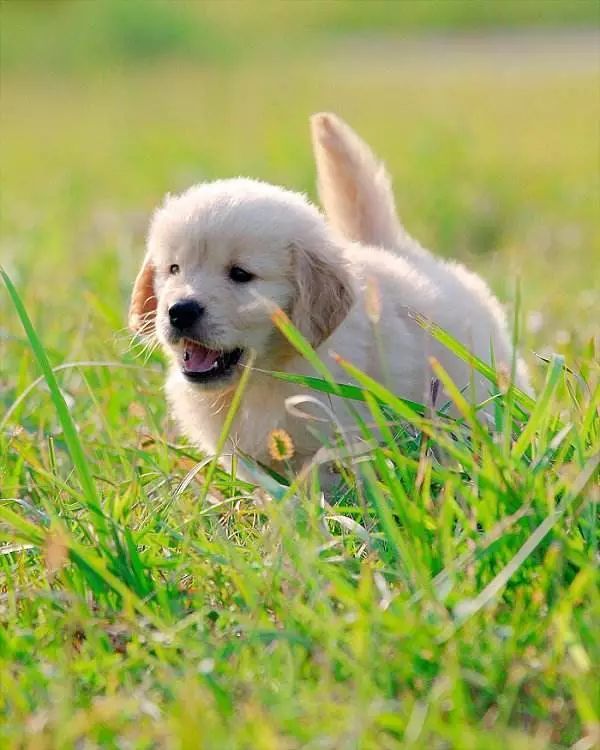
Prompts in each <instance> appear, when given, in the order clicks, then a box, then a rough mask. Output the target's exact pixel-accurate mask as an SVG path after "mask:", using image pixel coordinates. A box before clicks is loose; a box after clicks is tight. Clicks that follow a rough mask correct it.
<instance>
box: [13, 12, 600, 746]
mask: <svg viewBox="0 0 600 750" xmlns="http://www.w3.org/2000/svg"><path fill="white" fill-rule="evenodd" d="M368 5H369V4H367V3H326V4H319V3H298V4H295V3H280V4H269V6H268V10H263V13H264V15H260V12H259V10H258V7H257V6H252V7H253V8H254V12H252V10H248V7H250V6H249V5H246V4H243V5H241V4H233V5H232V4H217V3H207V4H204V5H200V4H194V3H187V4H182V3H180V4H178V5H175V6H174V7H175V8H176V9H177V13H176V17H175V16H173V15H172V14H170V12H167V11H165V8H167V7H168V6H167V5H165V4H161V3H154V4H152V5H151V6H148V5H144V4H140V3H139V2H136V3H133V4H131V7H132V8H134V11H131V9H130V10H124V8H125V7H126V4H119V3H116V2H107V3H106V4H104V5H103V4H101V3H70V4H69V3H66V4H65V3H63V4H60V5H59V4H56V7H55V6H54V4H48V3H45V4H44V3H42V4H38V3H36V4H31V7H29V8H25V7H24V6H25V4H23V3H10V2H9V3H7V2H5V3H3V5H2V21H3V23H2V27H1V28H2V30H1V34H2V39H1V41H2V45H1V48H2V51H1V55H2V57H1V59H2V69H1V73H2V77H1V89H0V104H1V120H0V148H1V164H2V166H1V169H2V173H1V179H2V185H1V188H2V189H1V195H0V200H1V205H0V208H1V214H0V222H1V227H0V228H1V244H0V260H1V265H2V267H3V269H4V270H5V272H6V274H7V277H8V279H9V280H8V281H7V282H6V283H5V284H0V498H1V499H0V742H2V745H3V746H4V747H28V748H29V747H30V748H52V749H53V748H61V749H62V748H94V747H102V748H163V747H164V748H208V749H210V750H213V749H215V750H228V749H229V748H231V749H234V748H235V749H236V750H237V749H238V748H248V749H249V750H250V749H251V750H279V748H282V749H284V750H295V749H296V748H298V749H299V748H310V749H311V750H317V749H318V750H329V749H331V750H354V749H355V748H357V749H358V748H360V749H361V750H362V749H364V750H379V749H381V750H387V749H392V748H405V747H406V748H408V747H414V748H421V747H433V748H460V749H461V750H462V749H464V748H473V749H475V748H482V749H483V748H485V749H486V750H487V748H491V749H493V748H499V749H500V748H501V749H502V750H504V749H505V748H507V747H508V748H511V750H513V749H515V750H520V749H521V748H523V750H525V749H527V750H530V748H535V749H537V748H540V749H542V748H571V747H572V748H573V749H574V750H587V749H588V748H589V749H590V750H591V748H593V747H596V746H598V743H600V687H599V686H600V680H599V679H598V675H599V673H600V646H599V640H598V636H597V634H598V632H600V591H599V587H598V582H599V581H598V568H597V565H598V543H599V535H600V534H599V524H598V501H599V500H600V492H599V488H598V461H599V457H600V435H599V430H600V420H599V416H598V410H599V406H600V385H599V383H600V378H599V375H600V368H599V366H598V357H597V346H598V342H597V339H596V341H594V337H595V336H596V337H597V326H598V318H599V312H600V288H599V283H598V279H600V225H599V222H598V207H599V199H600V176H599V168H598V164H599V157H600V142H599V136H598V122H599V118H600V96H599V94H598V91H599V83H600V70H599V63H598V56H597V49H598V37H597V33H596V32H594V31H593V30H592V28H591V26H590V24H593V23H594V17H595V15H597V6H596V5H595V4H594V3H588V2H586V0H578V2H574V3H564V2H562V0H557V1H556V2H554V1H553V0H551V1H549V2H545V3H544V2H539V1H538V0H535V2H528V3H513V2H507V3H504V4H499V3H494V2H489V3H485V4H484V3H481V4H474V3H468V4H467V3H463V2H447V3H437V4H432V3H431V2H423V3H406V4H404V5H403V4H401V3H397V4H383V3H375V4H374V5H373V8H372V10H371V11H369V10H368V8H367V6H368ZM501 5H502V6H503V9H504V10H503V9H502V8H501V7H500V6H501ZM475 6H477V9H476V10H473V8H474V7H475ZM86 7H87V10H86ZM148 7H152V8H153V9H154V10H151V11H148V12H147V13H146V11H145V9H146V8H148ZM266 7H267V6H265V8H266ZM482 7H485V8H486V10H485V11H483V10H481V8H482ZM99 8H100V9H104V10H99ZM106 8H108V10H106ZM156 8H159V10H158V11H157V10H156ZM236 8H237V12H234V11H235V9H236ZM298 8H300V10H298ZM402 8H404V11H402ZM440 8H443V11H442V10H440ZM232 9H233V10H232ZM319 9H320V10H319ZM301 11H303V12H301ZM161 13H162V14H163V15H161ZM503 13H504V15H503ZM165 14H166V15H165ZM140 17H142V19H143V20H142V21H140ZM115 19H116V20H115ZM124 19H125V20H124ZM540 19H541V21H543V22H544V23H545V26H546V28H545V29H543V30H540V29H539V28H538V27H539V24H540ZM267 22H268V24H269V25H268V29H269V34H268V39H267V41H266V42H265V44H264V48H263V46H261V39H262V37H261V29H262V24H264V23H267ZM565 23H568V24H571V26H569V27H568V28H567V27H565V26H564V24H565ZM586 24H587V26H588V28H587V30H586V29H585V28H584V26H585V25H586ZM532 25H533V26H535V29H534V30H532V29H531V26H532ZM498 26H502V27H503V29H502V30H501V31H500V32H498ZM240 28H242V30H243V32H244V33H247V37H246V36H245V35H244V33H240ZM48 29H54V30H55V31H61V33H60V34H58V33H54V34H52V33H47V31H48ZM140 29H142V31H140ZM244 30H245V31H244ZM490 30H494V33H491V31H490ZM246 41H247V44H246V43H245V42H246ZM288 45H289V49H288V48H287V46H288ZM199 50H200V51H199ZM201 52H202V54H201ZM322 109H328V110H333V111H336V112H338V113H339V114H340V115H342V116H343V117H345V118H346V119H348V121H349V122H350V123H351V124H352V125H353V126H354V127H356V129H357V130H358V131H359V132H361V133H362V134H363V135H364V136H365V138H366V139H367V140H368V141H369V142H370V143H371V144H372V145H373V146H374V147H375V148H376V150H377V151H378V152H379V153H380V154H381V155H382V156H383V157H385V159H386V161H387V163H388V165H389V167H390V171H391V172H392V174H393V176H394V183H395V186H396V193H397V197H398V204H399V210H400V213H401V216H402V217H403V220H404V222H405V224H406V226H407V227H408V228H409V229H410V231H411V232H412V233H413V234H414V235H416V236H417V237H418V238H419V239H420V240H421V241H422V242H423V244H426V245H428V246H430V247H432V248H434V249H436V250H437V251H439V252H440V253H442V254H444V255H447V256H452V257H457V258H459V259H461V260H464V261H466V262H468V263H469V264H470V265H471V266H472V267H474V268H475V269H477V270H478V271H480V272H481V273H482V274H483V275H484V276H485V277H486V278H487V279H488V280H489V281H490V283H491V285H492V286H493V288H494V289H495V291H496V292H497V293H498V295H499V296H500V297H501V298H502V299H503V300H505V301H506V302H507V305H508V309H509V311H510V315H511V317H512V316H513V315H514V314H515V311H517V316H518V319H519V322H520V327H521V329H522V332H521V347H522V349H523V353H524V356H525V358H526V359H527V361H528V364H529V365H530V367H531V369H532V373H533V378H534V381H535V386H536V390H537V393H538V396H537V399H536V401H535V402H534V403H531V402H529V401H528V400H527V399H526V398H522V397H519V396H518V394H514V393H513V392H512V391H511V390H508V391H507V389H506V387H505V386H504V384H503V382H502V379H500V382H498V381H494V382H492V383H491V386H490V387H491V389H492V390H494V392H495V393H497V394H498V395H497V403H498V408H497V410H496V421H495V425H494V429H493V430H491V431H490V432H489V433H488V431H487V430H482V429H481V428H480V427H479V426H478V423H477V422H476V421H474V420H473V413H472V410H471V409H470V407H469V406H468V405H462V408H463V418H462V420H461V422H462V424H457V425H455V426H454V429H453V433H452V436H450V434H449V432H448V430H447V429H444V427H443V424H442V423H441V422H440V421H439V420H435V421H433V422H432V421H431V420H427V419H424V418H421V417H420V416H419V415H417V414H415V413H412V412H410V411H407V409H406V407H405V406H404V405H403V403H402V402H399V401H398V400H397V399H396V398H395V397H394V395H393V394H388V393H386V392H385V391H382V390H381V389H380V387H379V386H378V385H377V384H375V383H367V382H365V381H364V379H362V380H361V376H360V374H356V373H354V374H353V376H352V377H350V375H349V381H353V382H355V383H356V384H358V385H359V386H361V388H362V389H363V390H362V393H363V396H362V397H363V398H366V399H367V400H368V401H369V404H370V407H371V409H372V413H373V420H374V421H377V420H380V421H385V419H388V420H391V422H392V424H393V427H392V428H390V434H389V436H388V440H387V442H386V443H385V444H384V445H382V446H380V447H379V448H376V449H373V450H372V452H371V453H370V454H369V455H368V456H367V460H364V461H362V462H360V463H357V464H355V465H354V466H352V467H350V469H349V471H348V473H347V475H346V476H347V483H346V485H345V486H344V487H343V488H341V489H340V490H339V491H338V492H337V493H336V494H335V496H334V497H333V498H328V502H323V501H322V499H321V498H320V496H319V494H318V493H317V492H316V489H315V488H312V489H311V490H308V489H303V490H295V489H292V491H291V492H286V491H285V488H283V487H281V486H279V485H276V484H274V483H273V480H272V479H269V478H268V477H267V476H266V475H262V474H259V473H257V481H258V483H259V484H262V485H263V490H266V494H269V495H271V496H272V498H273V499H272V500H271V501H267V500H265V497H264V495H261V498H260V499H257V498H256V496H254V495H252V491H251V489H252V488H250V487H246V486H241V485H237V484H236V483H235V482H234V481H233V480H232V479H231V478H230V477H228V476H227V475H225V474H223V473H222V472H220V471H217V472H216V474H215V475H214V476H213V479H212V481H211V483H210V485H209V484H207V482H206V478H207V472H210V468H209V467H210V464H202V465H200V468H199V470H198V471H197V472H196V473H194V472H193V471H192V470H193V469H194V468H195V467H197V465H198V462H199V461H202V460H204V457H202V456H199V455H198V454H197V452H196V451H195V450H194V449H193V448H192V447H190V446H188V445H185V444H184V443H183V442H182V441H181V440H180V438H179V437H178V436H177V434H176V433H175V431H174V428H173V425H172V424H171V423H170V422H169V421H168V417H167V415H166V414H165V406H164V403H163V398H162V393H161V388H162V379H163V375H162V369H163V363H162V360H161V358H160V356H159V355H156V354H155V355H153V356H152V357H150V359H149V360H148V361H145V360H144V358H143V357H142V358H140V357H139V356H136V352H135V350H132V349H131V348H130V347H129V336H128V334H127V332H126V330H125V328H124V326H125V318H126V309H127V301H128V294H129V291H130V288H131V283H132V280H133V278H134V276H135V273H136V270H137V267H138V264H139V260H140V258H141V256H142V253H143V242H144V232H145V227H146V223H147V220H148V217H149V215H150V212H151V210H152V208H153V207H154V206H155V205H156V204H157V202H158V201H159V200H160V198H161V196H162V195H163V194H164V193H165V192H167V191H175V190H177V189H179V188H182V187H184V186H186V185H188V184H190V183H192V182H194V181H198V180H202V179H212V178H216V177H223V176H232V175H237V174H245V175H250V176H253V177H259V178H263V179H266V180H270V181H274V182H277V183H281V184H284V185H286V186H289V187H293V188H295V189H299V190H303V191H306V192H308V193H309V194H310V195H311V196H313V197H314V196H315V191H314V168H313V164H312V162H311V155H310V146H309V138H308V127H307V118H308V116H309V114H310V113H312V112H314V111H318V110H322ZM13 285H14V286H13ZM28 320H30V326H29V327H27V325H28V323H27V321H28ZM23 321H24V322H25V324H26V327H25V328H24V327H23V325H22V323H23ZM48 363H49V364H48ZM51 367H54V373H53V372H52V371H51V370H50V368H51ZM441 376H443V375H441ZM492 380H493V378H492ZM398 395H400V396H401V395H402V394H398ZM457 400H459V401H460V398H459V396H458V395H457ZM440 450H442V451H444V452H445V453H446V454H447V455H449V456H450V458H449V460H447V461H445V462H443V463H440V462H439V461H438V460H437V458H436V456H438V455H439V452H440ZM282 473H284V474H285V465H284V464H282Z"/></svg>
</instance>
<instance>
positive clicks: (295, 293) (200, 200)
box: [129, 114, 526, 466]
mask: <svg viewBox="0 0 600 750" xmlns="http://www.w3.org/2000/svg"><path fill="white" fill-rule="evenodd" d="M312 130H313V141H314V148H315V155H316V159H317V166H318V172H319V186H320V192H321V197H322V201H323V204H324V206H325V209H326V212H327V216H328V220H327V219H326V218H325V216H323V214H321V213H320V212H319V210H318V209H317V208H316V207H315V206H313V205H311V204H310V203H309V202H308V201H307V200H306V198H305V197H304V196H302V195H299V194H297V193H293V192H290V191H289V190H285V189H283V188H280V187H275V186H273V185H268V184H266V183H263V182H259V181H256V180H250V179H242V178H238V179H230V180H220V181H217V182H213V183H207V184H200V185H197V186H194V187H192V188H190V189H189V190H187V191H186V192H184V193H182V194H181V195H177V196H167V198H166V199H165V201H164V203H163V205H162V206H161V207H160V208H159V209H158V210H157V211H156V213H155V214H154V217H153V219H152V222H151V225H150V230H149V234H148V243H147V253H146V257H145V259H144V262H143V265H142V268H141V270H140V272H139V274H138V277H137V279H136V281H135V285H134V289H133V294H132V298H131V308H130V314H129V322H130V326H131V328H132V329H133V330H134V331H136V332H138V333H142V334H146V335H155V336H157V337H158V339H159V340H160V343H161V344H162V347H163V349H164V351H165V353H166V355H167V356H168V358H169V360H170V372H169V376H168V380H167V384H166V393H167V398H168V401H169V403H170V405H171V408H172V412H173V414H174V416H175V418H176V420H177V422H178V423H179V425H180V427H181V429H182V431H183V432H184V433H185V434H186V435H187V436H188V438H190V439H191V440H192V441H193V442H194V443H195V444H196V445H198V446H199V447H200V448H201V449H202V450H203V451H205V452H207V453H209V454H211V453H214V452H215V451H216V447H217V442H218V438H219V436H220V434H221V431H222V429H223V423H224V419H225V415H226V413H227V409H228V407H229V405H230V403H231V399H232V396H233V393H234V391H235V387H236V384H237V382H238V379H239V377H240V374H241V372H242V368H244V366H245V365H246V364H247V363H248V362H249V361H250V357H251V354H252V355H253V357H254V359H253V362H254V367H255V368H256V369H255V371H254V372H252V374H251V376H250V379H249V382H248V385H247V388H246V391H245V393H244V395H243V399H242V403H241V406H240V408H239V410H238V412H237V415H236V418H235V422H234V427H233V430H232V431H231V434H230V436H229V438H228V444H227V446H226V451H225V452H226V455H225V456H224V462H225V464H226V465H227V463H228V457H229V456H231V455H232V453H233V452H234V451H235V449H236V446H237V447H239V449H240V450H241V451H242V452H244V453H246V454H249V455H251V456H253V457H254V458H256V459H258V460H260V461H262V462H264V463H271V460H270V457H269V454H268V439H269V434H270V433H271V431H272V430H274V429H276V428H279V429H284V430H286V431H287V433H288V434H289V435H290V436H291V438H292V441H293V444H294V449H295V461H296V462H297V465H298V466H299V465H301V464H302V463H303V462H305V461H306V460H307V459H309V458H310V457H311V456H313V455H314V453H315V452H316V450H317V449H318V448H319V447H320V445H321V443H320V438H319V437H316V436H315V434H314V430H312V429H311V428H310V423H309V422H307V421H306V420H305V419H302V418H299V416H298V414H297V411H295V410H293V409H288V408H286V400H287V399H288V398H289V397H290V396H294V395H296V394H298V393H302V391H301V389H300V388H299V387H297V386H294V385H291V384H288V383H284V382H282V381H279V380H276V379H274V378H273V377H271V376H270V375H269V374H268V373H267V372H265V371H268V370H283V371H287V372H293V373H305V374H310V373H311V368H310V366H309V365H308V363H307V362H306V361H305V360H304V359H303V358H302V357H300V356H299V355H297V354H296V352H295V351H294V350H293V349H292V348H291V346H290V345H289V344H287V342H286V341H285V340H284V338H283V337H282V335H281V334H280V333H279V332H278V330H277V329H276V327H275V326H274V324H273V322H272V313H273V310H274V309H275V308H281V309H282V310H284V311H285V312H286V313H287V314H288V316H289V317H290V319H291V320H292V322H293V323H294V324H295V326H296V327H297V328H298V329H299V330H300V331H301V332H302V333H303V334H304V335H305V336H306V337H307V338H308V340H309V341H310V342H311V344H312V345H313V347H315V349H316V350H317V352H318V353H319V355H320V356H321V357H322V358H323V359H324V360H325V361H326V362H327V364H328V366H329V368H330V370H331V371H332V373H333V375H334V377H336V378H337V379H338V380H340V381H343V380H345V379H346V380H347V378H346V376H345V375H344V373H343V371H342V370H341V369H340V368H339V367H338V366H337V364H336V363H335V362H334V361H333V360H332V359H331V358H330V357H329V352H331V351H335V352H337V353H338V354H340V355H341V356H342V357H344V358H346V359H348V360H350V361H352V362H353V363H354V364H355V365H356V366H358V367H359V368H361V369H362V370H364V371H365V372H367V373H369V374H371V375H373V376H374V377H377V378H380V379H384V380H385V381H386V383H387V384H388V385H389V386H390V387H391V388H393V389H394V390H395V392H396V393H397V394H398V395H400V396H403V397H405V398H408V399H411V400H414V401H419V402H423V401H427V400H428V398H429V396H428V394H429V391H430V387H431V380H432V372H431V368H430V361H429V357H430V356H431V355H434V356H435V357H436V358H437V359H438V360H439V361H440V362H441V364H442V365H443V367H444V368H445V369H446V370H447V371H448V372H449V374H450V375H451V376H452V378H453V380H454V382H455V383H456V384H457V385H458V386H459V387H460V388H463V387H467V392H468V393H469V394H471V395H472V397H473V398H475V399H482V398H484V397H485V396H486V395H487V386H486V384H485V383H484V382H483V381H482V379H481V378H479V377H478V376H477V375H476V374H474V373H473V372H472V370H471V369H470V368H469V367H468V366H467V365H465V363H463V362H461V361H459V360H458V359H457V358H456V357H454V356H453V355H452V353H451V352H450V351H448V350H447V349H445V348H443V347H442V346H440V345H438V344H437V343H436V342H435V341H434V340H433V339H432V338H431V337H430V336H429V335H428V334H427V332H425V331H424V330H423V329H422V328H421V327H420V326H419V325H418V324H417V323H416V321H415V320H414V318H413V316H412V312H413V311H418V312H419V313H422V314H423V315H425V316H427V317H428V318H429V319H431V320H432V321H434V322H435V323H437V324H438V325H440V326H441V327H442V328H444V329H445V330H447V331H448V332H450V333H451V334H452V335H453V336H454V337H456V338H457V339H459V340H461V341H462V342H464V343H465V344H466V345H467V346H468V347H469V348H470V349H471V350H472V351H473V352H474V353H475V354H476V355H477V356H478V357H480V358H482V359H484V360H486V361H489V360H490V354H491V352H493V354H494V358H495V361H496V363H497V364H500V365H503V366H504V367H506V368H510V366H511V362H512V360H513V357H514V356H515V354H514V353H513V351H512V347H511V344H510V339H509V336H508V335H507V330H506V323H505V318H504V314H503V312H502V309H501V307H500V305H499V303H498V302H497V300H496V299H495V298H494V297H493V295H492V294H491V292H490V290H489V289H488V287H487V286H486V285H485V283H484V282H483V281H482V280H481V279H480V278H479V277H478V276H476V275H475V274H473V273H470V272H469V271H467V270H466V269H465V268H464V267H463V266H461V265H458V264H456V263H448V262H445V261H443V260H440V259H437V258H435V257H434V256H433V255H431V254H430V253H429V252H427V251H426V250H424V249H422V248H421V247H420V246H419V245H418V244H417V243H416V242H414V241H413V240H411V239H410V238H409V237H408V236H407V235H406V233H405V232H404V230H403V229H402V227H401V225H400V222H399V221H398V218H397V216H396V212H395V208H394V201H393V195H392V191H391V186H390V183H389V179H388V177H387V175H386V173H385V170H384V168H383V167H382V166H381V165H380V164H379V162H378V161H377V160H376V159H375V157H374V156H373V154H372V153H371V151H370V150H369V149H368V147H367V146H366V145H365V144H364V143H363V142H362V141H361V140H360V139H359V138H358V136H356V135H355V134H354V133H353V132H352V131H351V130H350V128H349V127H348V126H347V125H345V124H344V123H342V122H341V121H340V120H339V119H337V118H336V117H334V116H333V115H325V114H324V115H316V116H315V117H314V118H313V120H312ZM374 294H375V295H376V297H377V299H378V301H377V307H378V314H377V317H378V321H377V322H376V323H374V322H373V314H372V312H371V314H370V315H369V314H368V311H367V309H366V299H367V298H368V297H369V296H370V297H371V299H372V297H373V295H374ZM371 306H372V304H371ZM374 328H376V329H377V330H376V335H375V332H374ZM378 342H379V344H378ZM381 342H383V344H384V347H382V346H381ZM382 348H384V350H385V351H384V352H382ZM382 354H383V356H382ZM313 374H314V373H313ZM517 377H518V382H519V385H521V386H526V373H525V369H524V367H523V365H522V364H521V363H520V362H519V363H518V376H517ZM310 395H311V396H313V397H314V395H315V394H314V392H311V394H310ZM322 401H323V413H322V414H321V416H326V414H328V415H329V417H330V428H331V430H332V431H333V430H334V429H335V427H336V425H337V427H340V426H341V427H342V428H344V426H347V425H348V422H347V420H348V412H347V408H346V406H345V404H344V403H342V402H338V400H337V399H335V398H332V399H329V398H327V397H325V398H323V399H322ZM440 403H441V399H440V398H438V405H439V404H440ZM319 424H320V425H321V423H319ZM321 426H322V425H321Z"/></svg>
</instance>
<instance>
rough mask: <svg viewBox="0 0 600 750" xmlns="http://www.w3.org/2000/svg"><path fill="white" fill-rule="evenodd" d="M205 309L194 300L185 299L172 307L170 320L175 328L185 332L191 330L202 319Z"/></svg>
mask: <svg viewBox="0 0 600 750" xmlns="http://www.w3.org/2000/svg"><path fill="white" fill-rule="evenodd" d="M203 312H204V308H203V307H200V305H199V304H198V303H197V302H196V301H195V300H193V299H184V300H180V301H179V302H176V303H175V304H174V305H171V307H170V308H169V320H170V321H171V325H172V326H173V328H177V330H178V331H184V330H185V329H186V328H190V327H191V326H193V325H194V323H195V322H196V321H197V320H198V319H199V318H200V317H201V315H202V313H203Z"/></svg>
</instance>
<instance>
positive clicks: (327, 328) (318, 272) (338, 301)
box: [290, 245, 354, 348]
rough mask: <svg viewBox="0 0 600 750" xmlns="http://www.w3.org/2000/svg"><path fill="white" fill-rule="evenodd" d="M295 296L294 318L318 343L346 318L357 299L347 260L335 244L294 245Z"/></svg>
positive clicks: (308, 336)
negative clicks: (355, 298) (332, 246)
mask: <svg viewBox="0 0 600 750" xmlns="http://www.w3.org/2000/svg"><path fill="white" fill-rule="evenodd" d="M293 254H294V256H293V257H294V271H295V283H296V298H295V300H294V304H293V306H292V310H291V316H290V317H291V320H292V323H293V324H294V325H295V326H296V328H297V329H298V330H299V331H300V332H301V333H302V334H303V335H304V336H305V337H306V338H307V339H308V340H309V341H310V343H311V344H312V346H313V347H315V348H316V347H318V346H319V345H320V344H322V343H323V341H325V340H326V339H328V338H329V336H331V334H332V333H333V332H334V331H335V329H336V328H337V327H338V326H339V324H340V323H341V322H342V321H343V320H344V318H345V317H346V315H347V314H348V311H349V310H350V308H351V307H352V303H353V302H354V289H353V285H352V277H351V275H350V272H349V270H348V264H347V262H346V261H345V260H344V259H343V257H342V256H341V253H340V255H339V257H336V256H337V253H335V251H334V249H333V248H325V249H319V251H318V252H317V251H315V250H308V249H306V248H303V247H299V246H296V245H294V246H293Z"/></svg>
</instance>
